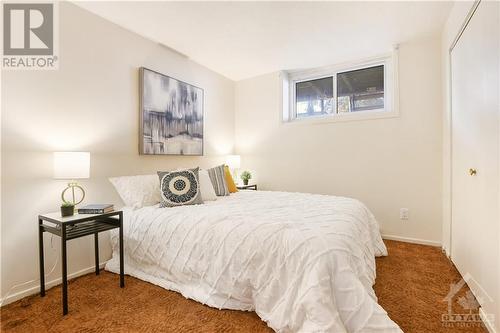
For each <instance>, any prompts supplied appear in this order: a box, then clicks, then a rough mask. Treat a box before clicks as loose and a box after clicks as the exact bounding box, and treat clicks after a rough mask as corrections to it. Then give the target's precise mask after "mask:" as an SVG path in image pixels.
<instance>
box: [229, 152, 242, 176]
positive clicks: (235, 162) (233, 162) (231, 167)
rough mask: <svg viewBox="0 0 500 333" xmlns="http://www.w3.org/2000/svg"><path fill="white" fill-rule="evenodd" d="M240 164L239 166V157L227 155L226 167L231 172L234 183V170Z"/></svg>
mask: <svg viewBox="0 0 500 333" xmlns="http://www.w3.org/2000/svg"><path fill="white" fill-rule="evenodd" d="M240 164H241V157H240V155H228V156H227V157H226V165H227V166H228V167H229V170H231V173H232V174H233V179H234V181H235V182H238V177H237V174H236V170H237V169H239V168H240Z"/></svg>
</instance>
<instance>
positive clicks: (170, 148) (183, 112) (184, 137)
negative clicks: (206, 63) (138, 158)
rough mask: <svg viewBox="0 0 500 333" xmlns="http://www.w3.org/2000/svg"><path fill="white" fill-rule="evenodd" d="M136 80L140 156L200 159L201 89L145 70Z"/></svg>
mask: <svg viewBox="0 0 500 333" xmlns="http://www.w3.org/2000/svg"><path fill="white" fill-rule="evenodd" d="M139 78H140V80H139V81H140V83H139V88H140V91H139V96H140V103H139V104H140V110H139V114H140V117H139V118H140V119H139V127H140V129H139V154H140V155H177V156H179V155H182V156H203V154H204V121H205V115H204V91H203V89H202V88H200V87H197V86H195V85H192V84H189V83H187V82H184V81H181V80H178V79H175V78H173V77H170V76H168V75H165V74H162V73H159V72H156V71H154V70H151V69H148V68H145V67H141V68H140V69H139Z"/></svg>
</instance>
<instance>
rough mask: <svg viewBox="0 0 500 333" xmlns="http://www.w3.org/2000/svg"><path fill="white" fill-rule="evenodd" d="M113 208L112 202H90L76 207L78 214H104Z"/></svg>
mask: <svg viewBox="0 0 500 333" xmlns="http://www.w3.org/2000/svg"><path fill="white" fill-rule="evenodd" d="M114 209H115V208H114V207H113V205H112V204H92V205H87V206H84V207H82V208H78V214H106V213H111V212H112V211H113V210H114Z"/></svg>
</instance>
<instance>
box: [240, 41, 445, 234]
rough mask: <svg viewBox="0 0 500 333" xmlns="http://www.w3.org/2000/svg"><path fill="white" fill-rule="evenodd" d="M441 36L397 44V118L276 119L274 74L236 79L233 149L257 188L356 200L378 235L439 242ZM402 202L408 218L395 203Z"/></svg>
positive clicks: (276, 101)
mask: <svg viewBox="0 0 500 333" xmlns="http://www.w3.org/2000/svg"><path fill="white" fill-rule="evenodd" d="M440 57H441V40H440V36H438V35H435V36H427V37H425V38H422V39H420V40H413V41H411V42H408V43H403V44H401V45H400V54H399V63H400V65H399V81H400V116H399V117H397V118H390V119H378V120H363V121H352V122H336V123H322V124H306V123H300V122H296V123H287V124H282V123H280V120H279V119H280V118H279V116H280V110H279V104H280V100H279V99H280V92H279V76H278V73H271V74H268V75H263V76H259V77H256V78H252V79H247V80H243V81H240V82H237V84H236V116H235V117H236V118H235V121H236V127H235V134H236V151H237V152H238V153H239V154H241V155H242V167H243V168H249V169H255V170H257V171H258V175H257V176H258V182H259V186H260V187H261V188H262V189H272V190H285V191H300V192H313V193H324V194H333V195H342V196H349V197H354V198H358V199H360V200H361V201H363V202H364V203H366V204H367V206H368V207H369V208H370V209H371V210H372V211H373V212H374V214H375V216H376V217H377V219H378V221H379V222H380V224H381V228H382V233H383V234H386V235H393V236H397V237H402V238H411V239H420V240H425V241H430V242H433V243H437V244H439V243H440V242H441V232H442V226H441V218H442V216H441V210H442V199H441V198H442V191H441V187H442V185H441V183H442V156H441V154H442V111H441V106H442V100H441V98H442V97H441V88H442V87H441V61H440V59H441V58H440ZM401 207H406V208H409V211H410V219H409V221H405V222H402V221H401V220H400V219H399V209H400V208H401Z"/></svg>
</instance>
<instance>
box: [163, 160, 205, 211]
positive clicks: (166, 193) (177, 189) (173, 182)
mask: <svg viewBox="0 0 500 333" xmlns="http://www.w3.org/2000/svg"><path fill="white" fill-rule="evenodd" d="M198 170H199V168H196V169H186V170H179V171H170V172H163V171H158V177H160V194H161V198H162V201H161V202H160V207H175V206H183V205H196V204H202V203H203V199H202V197H201V192H200V181H199V177H198Z"/></svg>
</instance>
